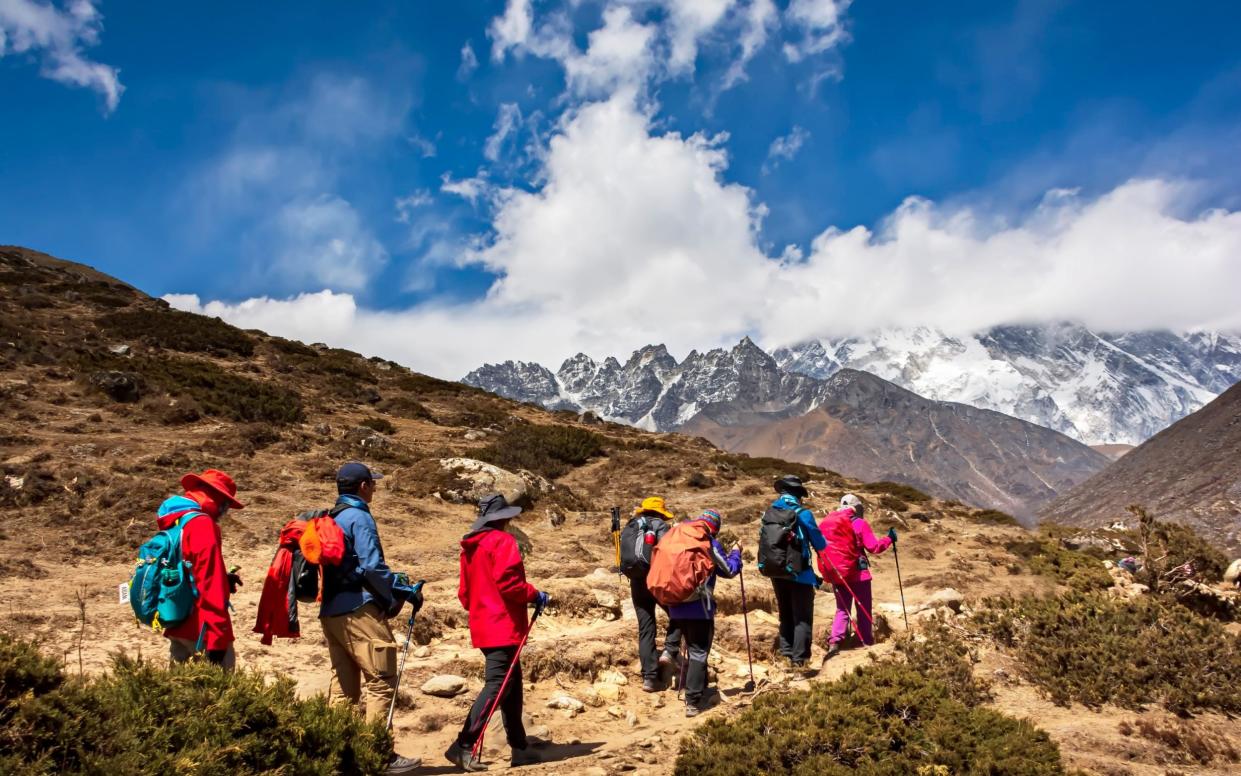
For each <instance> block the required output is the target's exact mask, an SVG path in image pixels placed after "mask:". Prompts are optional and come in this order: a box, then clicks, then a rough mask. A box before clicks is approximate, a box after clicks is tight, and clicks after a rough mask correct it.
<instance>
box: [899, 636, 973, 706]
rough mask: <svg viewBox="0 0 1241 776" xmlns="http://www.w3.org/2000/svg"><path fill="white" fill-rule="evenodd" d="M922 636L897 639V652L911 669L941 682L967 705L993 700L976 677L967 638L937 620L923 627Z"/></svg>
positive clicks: (954, 696) (953, 695)
mask: <svg viewBox="0 0 1241 776" xmlns="http://www.w3.org/2000/svg"><path fill="white" fill-rule="evenodd" d="M919 637H920V638H913V637H912V636H905V637H904V638H901V639H900V640H899V641H897V642H896V651H897V652H899V653H901V654H902V655H904V656H905V662H906V663H908V664H909V667H910V668H912V669H914V670H915V671H917V672H918V673H919V674H922V675H923V676H932V677H934V678H935V679H936V680H937V681H939V682H942V683H943V685H944V686H945V687H947V688H948V692H949V693H951V694H952V697H953V698H955V699H957V700H958V701H960V702H962V703H964V704H965V705H966V706H977V705H978V704H980V703H986V702H987V701H989V700H991V699H992V696H991V688H990V686H989V685H988V683H987V682H985V681H983V680H981V679H977V678H975V676H974V663H976V662H977V658H976V656H975V655H974V652H973V651H972V650H971V649H970V648H969V646H968V645H967V644H966V643H965V641H964V639H962V638H961V637H960V636H959V635H957V634H956V633H955V632H954V631H952V630H949V629H948V627H947V626H945V625H944V624H943V623H942V622H940V621H939V620H938V619H932V620H930V621H929V622H928V623H927V624H926V625H924V626H923V627H922V628H920V629H919Z"/></svg>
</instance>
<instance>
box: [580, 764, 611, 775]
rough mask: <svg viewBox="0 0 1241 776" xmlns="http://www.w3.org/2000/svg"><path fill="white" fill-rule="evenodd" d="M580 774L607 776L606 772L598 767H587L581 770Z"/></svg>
mask: <svg viewBox="0 0 1241 776" xmlns="http://www.w3.org/2000/svg"><path fill="white" fill-rule="evenodd" d="M580 773H581V774H582V776H608V772H607V771H606V770H604V769H603V768H600V767H599V766H598V765H589V766H587V767H585V768H583V769H582V770H581V771H580Z"/></svg>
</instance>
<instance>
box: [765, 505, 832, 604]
mask: <svg viewBox="0 0 1241 776" xmlns="http://www.w3.org/2000/svg"><path fill="white" fill-rule="evenodd" d="M771 505H772V506H773V507H775V508H776V509H796V510H797V538H798V539H799V540H800V541H801V555H802V558H803V559H805V561H806V563H805V566H806V568H805V569H803V570H802V571H801V572H800V573H799V574H798V575H797V576H796V577H794V578H793V581H794V582H799V583H801V584H803V585H810V586H811V587H818V586H819V585H821V584H823V580H821V579H819V575H818V574H816V573H814V559H813V558H812V557H811V555H810V548H811V547H814V550H815V552H823V550H824V549H825V548H826V547H827V540H826V539H824V538H823V532H822V531H820V530H819V526H818V524H817V523H815V522H814V513H813V512H811V511H810V510H809V509H806V508H805V507H803V506H802V505H801V502H799V501H798V500H797V498H796V497H795V496H791V495H789V494H788V493H784V494H782V495H781V496H780V498H778V499H776V500H775V501H773V502H772V503H771Z"/></svg>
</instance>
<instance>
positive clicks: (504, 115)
mask: <svg viewBox="0 0 1241 776" xmlns="http://www.w3.org/2000/svg"><path fill="white" fill-rule="evenodd" d="M520 124H521V108H519V107H517V103H515V102H505V103H501V104H500V112H499V113H497V114H496V123H495V131H494V132H493V133H492V134H491V137H488V138H487V142H486V144H485V145H484V146H483V156H485V157H486V158H487V159H489V160H490V161H492V162H494V161H497V160H498V159H499V158H500V151H501V150H502V149H503V148H504V141H505V140H507V139H508V138H509V136H510V135H512V134H513V133H514V132H515V131H516V130H517V128H518V127H519V125H520Z"/></svg>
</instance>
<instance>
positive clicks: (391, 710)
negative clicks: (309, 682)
mask: <svg viewBox="0 0 1241 776" xmlns="http://www.w3.org/2000/svg"><path fill="white" fill-rule="evenodd" d="M426 583H427V582H426V580H425V579H420V580H418V581H417V582H416V583H415V584H414V587H413V592H412V593H410V596H414V595H417V594H418V593H421V592H422V586H423V585H425V584H426ZM417 616H418V610H417V609H414V608H413V607H412V606H411V607H410V611H409V627H408V628H406V630H405V649H404V650H402V652H401V665H400V666H399V667H398V668H397V669H396V687H394V688H393V689H392V703H390V704H389V705H388V730H391V729H392V715H394V714H396V699H397V696H399V695H400V694H401V675H402V674H404V673H405V658H407V657H409V642H410V641H411V640H413V638H414V618H415V617H417ZM328 687H329V689H330V688H331V685H328Z"/></svg>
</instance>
